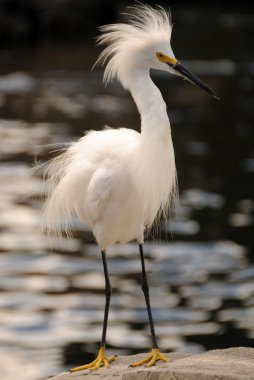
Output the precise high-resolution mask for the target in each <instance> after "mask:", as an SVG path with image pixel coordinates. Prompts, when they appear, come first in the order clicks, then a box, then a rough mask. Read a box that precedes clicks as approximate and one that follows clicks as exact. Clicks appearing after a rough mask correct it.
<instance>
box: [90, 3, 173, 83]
mask: <svg viewBox="0 0 254 380" xmlns="http://www.w3.org/2000/svg"><path fill="white" fill-rule="evenodd" d="M129 8H130V9H131V13H124V15H126V16H128V23H117V24H109V25H104V26H101V27H100V28H99V30H100V31H101V32H102V35H100V36H99V37H98V38H97V45H106V48H105V49H104V50H103V51H102V53H101V54H100V56H99V58H98V60H97V61H96V63H95V65H94V66H96V65H98V64H101V65H102V66H104V65H106V67H105V71H104V77H103V80H104V83H105V84H108V83H109V82H111V81H112V80H113V79H114V78H118V79H119V69H120V67H121V65H120V62H121V60H122V59H124V57H125V56H127V57H128V51H129V49H131V51H133V49H134V47H135V46H136V47H140V46H141V45H144V44H145V43H146V41H147V43H149V42H150V41H151V40H152V39H153V38H154V39H155V41H156V42H157V43H158V42H159V41H160V40H161V41H162V42H165V41H170V37H171V31H172V22H171V15H170V12H169V11H167V10H166V9H164V8H163V7H161V6H159V5H158V6H157V8H152V7H150V6H149V5H145V4H142V3H138V4H137V5H135V6H131V7H129Z"/></svg>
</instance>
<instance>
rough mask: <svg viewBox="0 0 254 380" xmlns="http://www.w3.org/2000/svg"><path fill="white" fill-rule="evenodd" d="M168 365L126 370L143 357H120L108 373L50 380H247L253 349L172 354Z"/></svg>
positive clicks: (252, 375)
mask: <svg viewBox="0 0 254 380" xmlns="http://www.w3.org/2000/svg"><path fill="white" fill-rule="evenodd" d="M166 355H167V356H168V357H169V358H170V361H169V362H167V363H164V362H158V363H157V365H156V366H154V367H150V368H147V367H138V368H130V367H129V365H130V364H131V363H133V362H135V361H137V360H140V359H142V358H143V357H145V356H146V354H138V355H131V356H120V357H119V358H118V359H117V360H116V361H115V362H113V363H111V366H110V368H109V369H106V368H101V369H100V370H98V371H94V372H91V371H88V370H86V371H80V372H75V373H64V374H60V375H57V376H54V377H51V378H50V379H51V380H54V379H57V380H72V379H73V380H84V379H85V380H100V379H103V380H109V379H114V380H251V379H254V348H249V347H233V348H228V349H223V350H212V351H207V352H204V353H201V354H188V353H180V352H173V353H169V354H166Z"/></svg>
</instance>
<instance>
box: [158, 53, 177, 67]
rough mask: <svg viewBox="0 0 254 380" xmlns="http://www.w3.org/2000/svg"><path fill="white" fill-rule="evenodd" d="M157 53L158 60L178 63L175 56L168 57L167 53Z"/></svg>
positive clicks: (173, 63)
mask: <svg viewBox="0 0 254 380" xmlns="http://www.w3.org/2000/svg"><path fill="white" fill-rule="evenodd" d="M156 55H157V58H158V60H159V61H161V62H163V63H167V62H168V63H171V64H172V65H176V64H177V60H176V59H175V58H171V57H168V56H167V55H165V54H162V53H157V54H156Z"/></svg>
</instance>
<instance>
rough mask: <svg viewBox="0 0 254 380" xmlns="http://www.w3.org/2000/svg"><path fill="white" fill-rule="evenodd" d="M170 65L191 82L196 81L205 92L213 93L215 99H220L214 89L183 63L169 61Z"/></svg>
mask: <svg viewBox="0 0 254 380" xmlns="http://www.w3.org/2000/svg"><path fill="white" fill-rule="evenodd" d="M167 63H168V62H167ZM168 65H169V66H170V67H173V69H174V70H175V71H177V72H178V73H179V74H180V75H182V76H183V77H184V78H186V79H188V80H189V81H190V82H192V83H194V84H195V85H196V86H198V87H200V88H202V89H203V90H204V91H205V92H207V93H208V94H210V95H212V96H213V97H214V98H215V99H217V100H220V98H219V97H218V96H217V95H216V94H215V92H214V91H213V90H211V89H210V87H208V86H207V85H206V84H205V83H204V82H202V80H201V79H199V78H198V77H196V75H194V74H192V73H191V72H190V71H188V70H187V69H186V68H185V67H184V66H183V65H181V63H179V62H177V63H176V64H175V65H173V64H171V63H168Z"/></svg>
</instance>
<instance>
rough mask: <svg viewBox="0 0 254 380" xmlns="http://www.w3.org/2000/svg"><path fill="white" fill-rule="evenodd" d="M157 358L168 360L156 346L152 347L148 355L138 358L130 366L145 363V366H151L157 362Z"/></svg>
mask: <svg viewBox="0 0 254 380" xmlns="http://www.w3.org/2000/svg"><path fill="white" fill-rule="evenodd" d="M157 360H163V361H164V362H168V361H169V359H168V358H167V357H166V356H165V355H163V354H162V353H161V352H160V350H159V349H158V348H153V349H152V352H151V354H150V355H148V356H147V357H146V358H145V359H142V360H139V361H138V362H136V363H133V364H131V367H138V366H140V365H142V364H145V363H146V366H147V367H151V366H153V365H154V364H155V363H156V362H157Z"/></svg>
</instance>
